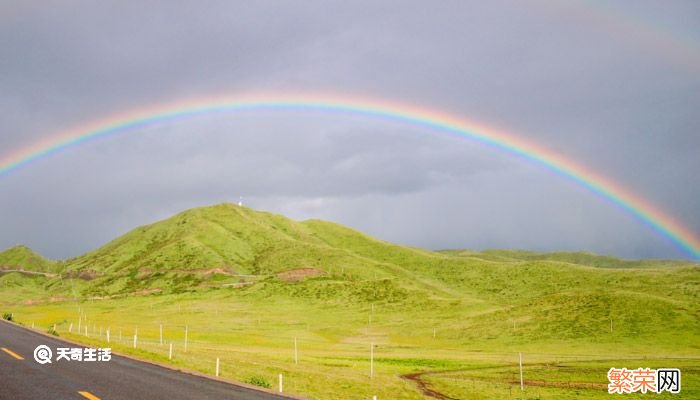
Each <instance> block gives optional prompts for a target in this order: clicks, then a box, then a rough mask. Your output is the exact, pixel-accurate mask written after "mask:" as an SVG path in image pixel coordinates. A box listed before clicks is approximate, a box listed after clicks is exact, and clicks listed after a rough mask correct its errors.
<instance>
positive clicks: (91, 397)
mask: <svg viewBox="0 0 700 400" xmlns="http://www.w3.org/2000/svg"><path fill="white" fill-rule="evenodd" d="M78 394H79V395H81V396H83V397H85V398H86V399H88V400H100V398H99V397H97V396H95V395H94V394H92V393H90V392H78Z"/></svg>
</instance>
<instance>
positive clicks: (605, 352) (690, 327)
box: [0, 205, 700, 399]
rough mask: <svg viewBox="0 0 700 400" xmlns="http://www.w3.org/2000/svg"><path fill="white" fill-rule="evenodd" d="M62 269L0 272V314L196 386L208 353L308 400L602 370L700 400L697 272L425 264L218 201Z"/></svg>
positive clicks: (515, 258)
mask: <svg viewBox="0 0 700 400" xmlns="http://www.w3.org/2000/svg"><path fill="white" fill-rule="evenodd" d="M58 265H59V266H58V267H56V268H57V271H58V272H60V274H59V275H58V276H57V277H48V276H26V275H21V274H18V273H7V274H4V275H2V276H0V296H1V297H0V311H3V312H13V313H14V315H15V319H16V320H17V321H19V322H20V323H23V324H24V325H26V326H30V327H31V326H34V327H35V328H36V329H41V330H48V329H49V328H50V327H53V325H54V324H55V325H56V327H57V331H58V333H59V334H60V335H61V336H64V337H67V338H70V339H72V340H76V341H80V342H82V343H88V344H94V345H99V346H105V344H106V342H105V341H106V330H107V329H108V328H109V329H110V333H111V343H110V346H112V347H113V348H114V349H115V351H118V352H123V353H128V354H134V355H137V356H139V357H142V358H145V359H151V360H157V361H161V362H164V363H172V364H174V365H176V366H180V367H183V368H188V369H193V370H199V371H202V372H205V373H213V371H214V365H215V359H216V357H219V358H220V359H221V368H222V376H223V377H225V378H230V379H232V380H236V381H242V382H245V381H248V382H252V381H257V382H268V383H269V384H270V385H272V386H275V385H276V382H277V376H278V374H280V373H281V374H283V375H284V380H285V388H286V391H288V392H292V393H296V394H300V395H304V396H307V397H310V398H319V399H368V398H371V397H372V395H377V396H378V398H379V399H423V398H430V397H427V396H428V395H427V394H426V393H425V392H424V391H426V390H427V391H429V390H432V391H434V392H436V393H437V394H435V396H438V397H439V396H443V398H454V399H482V398H483V399H485V398H513V399H537V398H539V399H558V398H572V399H573V398H603V397H607V396H609V395H608V394H607V391H606V386H605V385H606V384H607V377H606V372H607V370H608V369H609V368H610V367H627V368H637V367H652V368H653V367H656V366H663V367H678V368H681V370H682V373H683V388H682V392H681V394H680V395H675V396H673V397H674V398H693V399H694V398H700V375H699V372H700V346H698V344H700V322H699V320H698V316H699V315H700V312H699V311H700V310H699V308H698V304H699V303H698V297H700V296H699V293H700V292H699V290H698V289H699V288H700V269H699V267H698V265H697V264H693V263H688V262H680V261H623V260H616V259H614V258H611V257H600V256H595V255H590V254H581V253H553V254H540V253H529V252H515V251H488V252H469V251H461V250H454V251H445V252H431V251H426V250H422V249H415V248H407V247H402V246H396V245H393V244H390V243H386V242H382V241H379V240H376V239H373V238H371V237H368V236H366V235H363V234H361V233H359V232H356V231H353V230H351V229H348V228H346V227H343V226H340V225H336V224H332V223H328V222H323V221H305V222H295V221H291V220H288V219H286V218H284V217H281V216H277V215H272V214H268V213H261V212H257V211H253V210H250V209H246V208H240V207H235V206H232V205H219V206H215V207H209V208H204V209H195V210H190V211H187V212H185V213H182V214H179V215H177V216H175V217H173V218H171V219H168V220H166V221H162V222H159V223H156V224H153V225H148V226H144V227H140V228H137V229H136V230H134V231H132V232H130V233H127V234H126V235H124V236H122V237H120V238H118V239H116V240H115V241H113V242H112V243H109V244H107V245H106V246H104V247H102V248H100V249H97V250H95V251H93V252H91V253H88V254H86V255H83V256H80V257H77V258H75V259H71V260H66V261H63V262H61V263H58ZM289 271H292V272H294V271H301V272H302V273H298V274H292V275H289V274H288V273H289ZM308 271H314V272H315V273H313V274H308V275H305V272H308ZM290 276H293V277H294V279H290ZM79 319H80V326H81V331H80V333H78V329H77V327H78V323H79V322H78V320H79ZM611 320H612V329H611ZM86 325H87V327H88V336H85V332H84V329H85V326H86ZM161 325H162V326H163V334H164V342H165V344H163V345H161V344H160V326H161ZM186 326H187V331H188V349H187V352H185V349H184V335H185V327H186ZM137 327H138V328H137ZM136 329H138V343H137V348H136V349H134V348H133V334H134V331H135V330H136ZM69 331H70V332H69ZM295 338H296V342H297V344H298V363H297V362H295V357H294V341H295ZM170 342H172V343H173V347H174V357H173V359H172V360H168V349H169V343H170ZM371 344H373V345H374V374H373V375H374V376H373V377H372V378H370V345H371ZM519 352H522V353H523V362H524V378H525V382H526V385H525V390H524V391H521V390H520V384H519V369H518V353H519ZM254 378H255V379H254ZM409 378H413V380H412V379H409ZM421 389H422V390H424V391H421ZM647 396H649V395H647ZM651 396H655V395H651ZM638 397H639V398H644V396H641V395H640V396H638ZM655 397H658V398H665V397H666V396H665V395H659V396H655ZM625 398H637V397H635V395H627V396H625ZM669 398H670V397H669Z"/></svg>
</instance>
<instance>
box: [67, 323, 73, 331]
mask: <svg viewBox="0 0 700 400" xmlns="http://www.w3.org/2000/svg"><path fill="white" fill-rule="evenodd" d="M72 332H73V323H72V322H71V323H70V325H69V326H68V333H72Z"/></svg>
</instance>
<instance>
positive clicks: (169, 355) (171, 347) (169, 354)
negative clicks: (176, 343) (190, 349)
mask: <svg viewBox="0 0 700 400" xmlns="http://www.w3.org/2000/svg"><path fill="white" fill-rule="evenodd" d="M172 359H173V342H170V352H169V353H168V360H172Z"/></svg>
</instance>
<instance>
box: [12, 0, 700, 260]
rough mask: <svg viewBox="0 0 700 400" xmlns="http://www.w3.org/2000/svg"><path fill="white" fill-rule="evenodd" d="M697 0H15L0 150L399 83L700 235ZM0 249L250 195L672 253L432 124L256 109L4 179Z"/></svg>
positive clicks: (449, 237)
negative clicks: (206, 99) (581, 170)
mask: <svg viewBox="0 0 700 400" xmlns="http://www.w3.org/2000/svg"><path fill="white" fill-rule="evenodd" d="M698 18H700V7H699V6H698V4H697V3H696V2H692V1H689V2H674V3H673V4H664V5H663V6H662V5H659V4H657V3H656V2H633V3H632V2H619V3H616V4H615V5H596V4H591V3H584V2H581V3H578V2H571V3H566V4H555V3H552V2H545V1H533V2H528V3H524V2H514V1H498V2H489V3H488V4H485V3H484V2H463V1H460V2H440V3H437V4H435V3H434V2H433V3H429V2H419V1H415V2H402V3H400V4H397V3H394V2H382V1H373V2H327V1H323V2H321V1H319V2H314V1H308V2H298V1H289V2H285V1H282V2H281V1H270V2H228V1H221V2H216V1H208V2H204V3H202V2H177V3H172V2H158V1H153V2H144V3H139V4H136V3H134V4H126V5H125V4H120V3H109V2H99V3H95V2H78V1H76V2H68V3H61V4H58V3H46V2H23V3H5V4H3V5H1V6H0V49H2V52H3V56H2V57H0V88H2V90H0V106H2V107H3V111H4V116H3V122H2V131H3V134H2V135H0V154H5V153H8V152H12V151H13V150H14V149H17V148H20V147H22V146H25V145H28V144H30V143H32V142H33V141H35V140H38V139H40V138H44V137H46V136H50V135H51V134H52V133H53V132H56V131H59V130H62V129H64V128H67V127H70V126H75V125H79V124H81V123H83V122H85V121H91V120H96V119H100V118H102V117H104V116H108V115H112V114H117V113H121V112H124V111H126V110H133V109H139V108H140V107H148V106H149V105H151V104H155V103H159V102H163V101H170V100H173V99H178V98H187V97H201V96H208V95H212V94H221V93H229V94H235V93H239V92H243V91H251V90H261V91H281V92H292V93H293V92H296V91H305V92H309V91H311V92H314V91H318V92H328V93H339V94H343V93H348V94H355V95H362V96H364V97H381V98H387V99H396V100H400V101H403V102H407V103H414V104H422V105H425V106H428V107H430V108H434V109H438V110H444V111H445V112H450V113H453V114H455V115H460V116H464V117H466V118H472V119H475V120H478V121H484V122H486V123H487V124H489V125H495V126H496V127H500V128H502V129H503V130H506V131H508V132H513V133H514V134H517V135H519V136H522V137H524V138H527V139H529V140H532V141H534V142H536V143H539V144H541V145H543V146H545V147H547V148H549V149H552V150H553V151H556V152H558V153H560V154H562V155H565V156H567V157H569V158H571V159H574V160H577V161H578V162H579V163H580V164H583V165H586V166H589V167H590V168H591V169H593V170H595V171H599V172H600V173H601V174H603V175H605V176H607V177H609V178H611V179H613V180H615V181H617V182H620V184H621V185H623V186H624V187H627V188H629V189H630V190H631V191H633V192H635V193H638V194H639V195H640V196H642V197H644V198H646V199H649V200H650V201H651V202H652V203H654V204H657V205H658V206H659V208H661V209H663V210H665V211H667V212H668V213H669V214H670V215H672V216H674V217H676V218H677V219H678V220H680V221H683V222H684V223H685V224H686V225H687V226H688V227H690V228H691V229H693V230H694V231H695V232H700V208H699V206H700V204H698V202H697V199H698V198H700V185H698V184H697V182H698V181H697V179H696V176H695V175H696V171H697V170H698V169H699V167H700V161H699V159H698V157H697V153H698V150H700V135H697V132H698V129H699V128H700V118H699V117H698V115H697V111H696V108H697V107H696V104H697V103H698V97H699V93H700V91H699V90H698V89H699V86H700V63H698V60H700V55H698V54H700V52H699V49H700V46H699V45H698V43H700V32H699V31H700V30H699V29H698V26H700V24H698V23H697V22H698ZM0 193H2V196H0V221H2V225H3V227H2V229H0V247H6V246H10V245H13V244H15V243H16V242H26V243H27V244H29V245H31V246H33V247H36V248H37V249H39V250H41V251H42V252H45V253H46V254H48V255H50V256H52V257H67V256H71V255H76V254H79V253H80V252H82V251H86V250H88V249H91V248H93V247H95V246H97V245H99V244H102V243H104V242H105V241H107V240H109V239H111V238H112V237H114V236H115V235H117V234H119V233H122V232H124V231H125V230H127V229H129V228H131V227H133V226H135V225H138V224H142V223H145V222H150V221H152V220H154V219H157V218H162V217H166V216H168V215H169V214H170V213H172V212H177V211H179V210H181V209H183V208H187V207H191V206H197V205H205V204H211V203H215V202H219V201H224V200H229V201H231V200H234V201H235V200H236V199H237V198H238V196H239V195H244V196H246V202H248V204H250V205H253V206H257V207H261V208H265V209H270V210H273V211H278V212H284V213H287V214H289V215H291V216H294V217H296V218H309V217H322V218H327V219H331V220H337V221H340V222H343V223H346V224H349V225H351V226H354V227H357V228H359V229H363V230H367V231H369V232H370V233H372V234H374V235H376V236H379V237H381V238H383V239H386V240H393V241H398V242H401V243H408V244H412V245H419V246H426V247H431V248H442V247H467V248H491V247H518V248H532V249H545V250H554V249H581V250H592V251H599V252H603V253H609V254H618V255H623V256H628V257H651V256H655V257H682V256H684V255H683V254H682V253H680V252H679V251H678V250H677V249H676V248H674V247H673V246H672V245H670V244H669V243H668V242H667V241H666V240H665V239H663V238H659V237H658V236H657V235H655V234H654V233H653V232H651V231H650V230H649V228H648V227H646V226H644V225H643V224H640V223H639V222H638V221H635V220H634V219H632V218H631V217H629V216H627V215H625V214H624V213H622V212H621V211H620V210H619V209H617V208H615V207H611V206H610V205H609V204H607V203H605V202H602V201H601V200H600V199H599V198H597V197H596V196H594V195H592V194H590V193H589V192H587V191H585V190H581V189H579V188H577V187H576V186H575V185H574V184H572V183H571V182H569V181H566V180H562V179H561V178H560V177H557V176H554V175H552V174H551V173H550V172H548V171H545V170H543V169H541V168H537V167H533V166H532V165H530V164H528V163H525V162H523V161H522V160H520V159H518V158H514V157H512V156H509V155H506V154H503V153H500V152H497V151H494V150H493V149H490V148H488V147H485V146H483V145H480V144H475V143H472V142H468V141H465V140H462V139H456V138H453V137H450V136H448V135H441V134H436V133H435V132H433V131H430V130H427V129H425V128H418V127H414V126H407V125H402V124H397V123H395V122H391V121H381V120H377V119H372V118H366V117H350V116H342V115H321V114H314V113H310V114H303V115H298V114H294V113H265V112H258V113H244V114H235V115H230V116H217V117H208V118H198V119H193V120H188V121H178V122H177V123H171V124H165V125H160V126H154V127H150V128H146V129H141V130H137V131H134V132H128V133H124V134H122V135H119V136H115V137H112V138H109V139H104V140H99V141H96V142H93V143H90V144H86V145H84V146H82V147H81V148H75V149H70V150H67V151H65V152H63V153H60V154H57V155H54V156H52V157H49V158H47V159H45V160H42V161H39V162H36V163H34V164H32V165H30V166H27V167H26V168H24V169H22V170H20V171H16V172H14V173H13V174H11V175H8V176H5V177H2V178H0Z"/></svg>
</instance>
